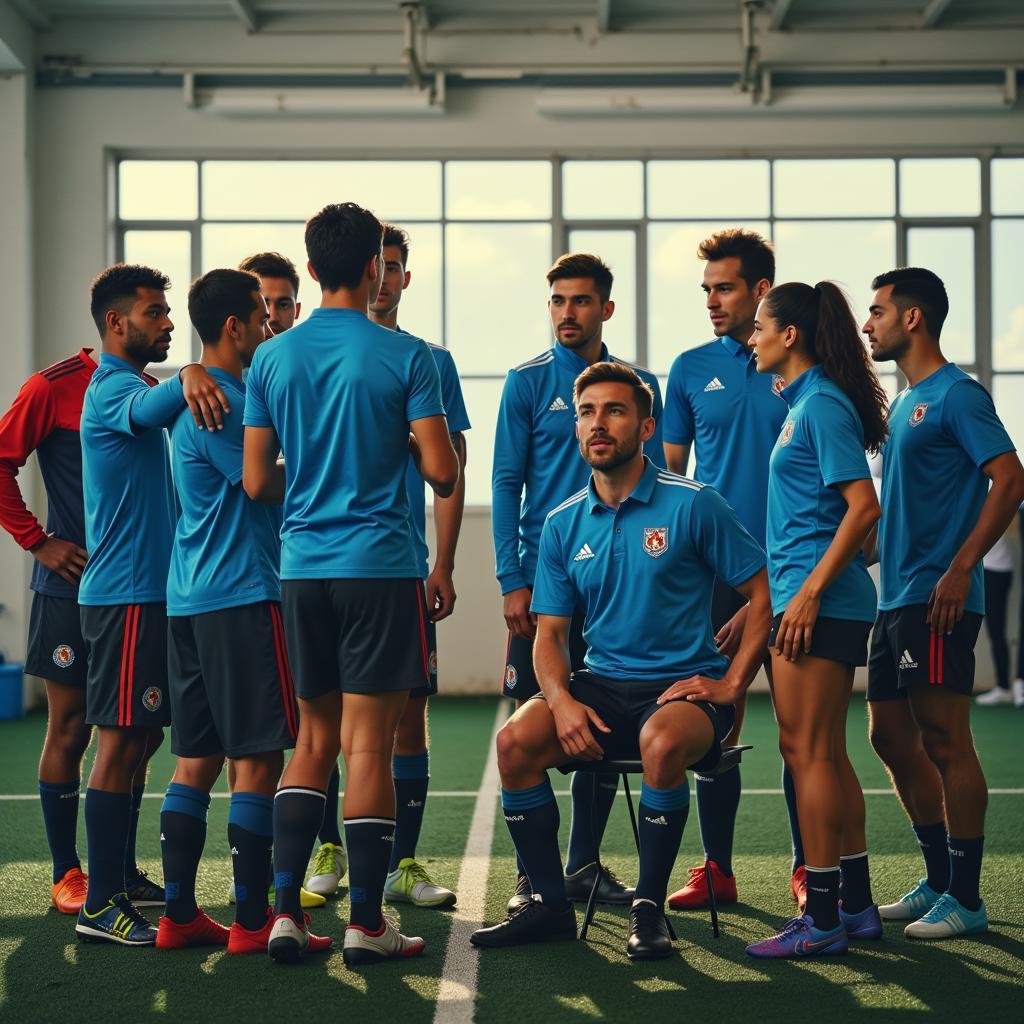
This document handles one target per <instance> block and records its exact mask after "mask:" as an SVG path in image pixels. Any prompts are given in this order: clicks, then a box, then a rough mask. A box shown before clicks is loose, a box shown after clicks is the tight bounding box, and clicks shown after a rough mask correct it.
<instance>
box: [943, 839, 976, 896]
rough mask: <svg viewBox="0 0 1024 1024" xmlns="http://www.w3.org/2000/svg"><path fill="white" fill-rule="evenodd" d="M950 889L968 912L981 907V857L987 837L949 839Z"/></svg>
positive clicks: (951, 894) (952, 894)
mask: <svg viewBox="0 0 1024 1024" xmlns="http://www.w3.org/2000/svg"><path fill="white" fill-rule="evenodd" d="M948 842H949V889H948V890H947V891H948V892H949V894H950V896H952V897H953V898H954V899H955V900H957V901H958V902H959V903H961V904H962V905H963V906H965V907H966V908H967V909H968V910H977V909H978V907H980V906H981V892H980V890H979V886H980V883H981V857H982V853H983V851H984V848H985V837H984V836H979V837H978V838H977V839H954V838H953V837H952V836H950V837H949V840H948Z"/></svg>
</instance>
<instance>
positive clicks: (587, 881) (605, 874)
mask: <svg viewBox="0 0 1024 1024" xmlns="http://www.w3.org/2000/svg"><path fill="white" fill-rule="evenodd" d="M596 872H597V865H596V864H587V865H586V866H585V867H582V868H580V869H579V871H576V872H573V874H571V875H566V876H565V895H566V896H567V897H568V898H569V899H570V900H572V901H573V902H574V903H586V902H587V900H589V899H590V890H591V888H592V887H593V885H594V875H595V874H596ZM635 895H636V890H635V889H629V888H627V887H626V886H625V885H623V884H622V882H620V881H619V880H618V879H617V878H616V877H615V875H614V874H612V872H611V871H609V870H608V868H606V867H605V866H604V865H603V864H602V865H601V876H600V880H599V881H598V883H597V893H596V894H595V895H594V902H595V903H611V904H613V905H616V906H625V905H627V904H630V903H632V902H633V897H634V896H635Z"/></svg>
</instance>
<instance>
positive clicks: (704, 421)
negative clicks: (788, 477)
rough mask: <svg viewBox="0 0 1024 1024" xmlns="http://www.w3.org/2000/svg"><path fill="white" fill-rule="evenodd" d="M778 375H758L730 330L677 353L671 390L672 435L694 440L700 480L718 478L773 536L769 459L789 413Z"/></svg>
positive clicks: (760, 530) (750, 524)
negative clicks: (769, 521)
mask: <svg viewBox="0 0 1024 1024" xmlns="http://www.w3.org/2000/svg"><path fill="white" fill-rule="evenodd" d="M782 386H783V381H782V378H781V377H779V376H778V375H777V374H767V373H758V372H757V366H756V364H755V362H754V357H753V354H752V353H751V351H750V349H749V348H747V346H746V345H744V344H742V343H741V342H738V341H736V340H735V338H731V337H729V335H725V336H724V337H722V338H716V339H715V340H714V341H709V342H708V343H707V344H706V345H700V346H698V347H697V348H693V349H690V350H689V351H687V352H683V353H681V354H680V355H678V356H676V359H675V362H674V363H673V364H672V369H671V370H670V371H669V375H668V385H667V387H666V388H665V440H666V441H667V442H668V443H669V444H691V443H693V444H694V447H695V450H694V455H695V457H696V468H695V470H694V479H695V480H699V481H700V482H701V483H705V484H710V485H711V486H712V487H714V488H715V490H716V491H718V493H719V494H721V495H722V497H723V498H725V500H726V501H727V502H729V504H730V505H732V507H733V508H734V509H736V513H737V515H738V516H739V517H740V522H741V523H743V525H744V526H745V527H746V528H747V529H748V530H749V531H750V533H751V534H752V535H753V536H754V538H755V539H756V540H757V542H758V543H759V544H764V542H765V520H766V517H767V508H768V460H769V458H770V457H771V454H772V447H773V446H774V444H775V439H776V438H777V437H778V436H779V430H780V429H781V427H782V423H783V421H784V420H785V418H786V411H787V410H786V403H785V402H783V401H782V399H781V398H780V396H779V392H780V391H781V390H782Z"/></svg>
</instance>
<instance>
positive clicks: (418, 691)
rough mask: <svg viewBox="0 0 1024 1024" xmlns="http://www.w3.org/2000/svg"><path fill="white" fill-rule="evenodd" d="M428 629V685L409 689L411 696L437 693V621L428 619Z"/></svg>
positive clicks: (430, 695) (426, 695) (411, 697)
mask: <svg viewBox="0 0 1024 1024" xmlns="http://www.w3.org/2000/svg"><path fill="white" fill-rule="evenodd" d="M426 630H427V685H426V686H417V687H415V688H414V689H412V690H410V691H409V698H410V700H411V699H414V698H416V697H434V696H436V695H437V623H436V622H431V621H430V617H429V616H428V617H427V621H426Z"/></svg>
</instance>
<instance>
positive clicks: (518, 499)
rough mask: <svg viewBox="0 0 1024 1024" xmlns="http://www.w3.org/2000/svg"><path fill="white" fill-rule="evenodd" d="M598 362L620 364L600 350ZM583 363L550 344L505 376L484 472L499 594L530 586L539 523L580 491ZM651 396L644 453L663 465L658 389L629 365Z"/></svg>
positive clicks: (584, 472) (584, 468) (584, 476)
mask: <svg viewBox="0 0 1024 1024" xmlns="http://www.w3.org/2000/svg"><path fill="white" fill-rule="evenodd" d="M600 361H601V362H606V361H611V362H615V363H623V364H624V365H627V366H629V365H631V364H629V363H626V362H625V360H623V359H618V358H616V357H615V356H613V355H609V354H608V349H607V347H606V346H602V348H601V356H600ZM588 365H589V364H588V363H587V362H585V361H584V360H583V359H581V358H580V357H579V356H578V355H577V354H576V353H575V352H574V351H573V350H572V349H570V348H566V347H565V346H564V345H561V344H556V345H555V346H554V347H553V348H550V349H548V351H547V352H544V353H543V354H541V355H539V356H537V357H536V359H531V360H530V361H529V362H526V363H523V364H522V365H520V366H517V367H516V368H515V369H513V370H509V373H508V376H507V377H506V378H505V388H504V390H503V391H502V394H501V405H500V407H499V409H498V425H497V430H496V433H495V438H494V466H493V472H492V474H491V529H492V532H493V534H494V551H495V555H496V556H497V577H498V582H499V583H500V584H501V592H502V593H503V594H507V593H509V592H510V591H512V590H518V589H519V588H520V587H529V586H533V577H534V574H535V573H536V571H537V551H538V548H539V546H540V532H541V529H542V528H543V526H544V517H545V516H546V515H547V514H548V512H550V511H551V510H552V509H553V508H554V507H555V506H556V505H557V504H558V503H559V502H561V501H563V500H564V499H565V498H567V497H568V496H569V495H570V494H572V493H573V492H574V491H577V490H579V488H581V487H583V486H585V485H586V482H587V480H588V478H589V477H590V467H589V466H588V465H587V463H586V461H585V460H584V459H583V456H582V455H580V449H579V442H578V441H577V439H576V413H575V410H574V407H573V400H572V399H573V385H574V384H575V383H576V378H577V377H578V376H579V375H580V374H581V373H582V372H583V371H584V370H585V369H586V368H587V366H588ZM632 368H633V369H634V370H636V372H637V373H638V374H639V375H640V377H641V379H643V380H644V381H646V382H647V383H648V384H649V385H650V386H651V390H652V391H653V392H654V408H653V411H652V415H653V416H654V420H655V424H656V426H655V430H654V436H653V437H651V439H650V440H649V441H647V442H646V444H645V445H644V451H645V452H646V453H647V454H648V456H649V457H650V458H651V459H653V460H654V462H656V463H657V464H658V465H659V466H664V464H665V453H664V450H663V448H662V443H661V412H662V406H661V387H660V386H659V384H658V379H657V377H655V376H654V375H653V374H651V373H649V372H648V371H647V370H642V369H640V368H639V367H636V366H634V367H632Z"/></svg>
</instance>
